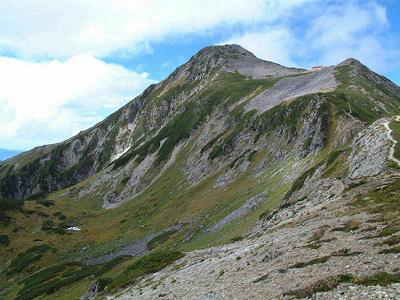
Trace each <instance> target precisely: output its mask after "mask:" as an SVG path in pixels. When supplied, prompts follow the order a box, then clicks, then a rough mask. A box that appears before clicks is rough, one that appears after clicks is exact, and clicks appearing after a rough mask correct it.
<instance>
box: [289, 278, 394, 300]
mask: <svg viewBox="0 0 400 300" xmlns="http://www.w3.org/2000/svg"><path fill="white" fill-rule="evenodd" d="M398 282H400V275H399V274H391V273H387V272H379V273H376V274H373V275H370V276H364V277H358V276H356V275H353V274H342V275H337V276H331V277H327V278H325V279H321V280H318V281H316V282H314V283H312V284H311V285H309V286H307V287H305V288H302V289H297V290H292V291H289V292H287V293H285V295H288V296H293V297H295V298H298V299H301V298H308V297H312V296H313V295H314V294H316V293H321V292H328V291H331V290H333V289H335V288H337V287H338V286H339V285H340V284H342V283H351V284H356V285H364V286H374V285H380V286H388V285H390V284H393V283H398Z"/></svg>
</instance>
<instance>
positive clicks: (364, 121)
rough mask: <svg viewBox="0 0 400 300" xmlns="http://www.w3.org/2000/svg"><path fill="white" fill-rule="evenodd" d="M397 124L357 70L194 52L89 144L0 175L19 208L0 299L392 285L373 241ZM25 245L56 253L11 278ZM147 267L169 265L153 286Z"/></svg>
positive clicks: (396, 107) (369, 79) (58, 148)
mask: <svg viewBox="0 0 400 300" xmlns="http://www.w3.org/2000/svg"><path fill="white" fill-rule="evenodd" d="M397 114H400V88H399V87H397V86H396V85H395V84H394V83H392V82H391V81H389V80H388V79H386V78H384V77H382V76H380V75H378V74H376V73H374V72H372V71H371V70H369V69H368V68H367V67H366V66H364V65H362V64H361V63H360V62H358V61H357V60H354V59H348V60H346V61H344V62H342V63H340V64H338V65H337V66H330V67H326V68H322V69H320V70H313V71H309V70H304V69H295V68H287V67H284V66H280V65H278V64H275V63H272V62H267V61H263V60H260V59H258V58H256V57H255V56H254V55H253V54H252V53H250V52H248V51H247V50H245V49H243V48H241V47H240V46H237V45H226V46H215V47H208V48H205V49H203V50H201V51H200V52H199V53H197V54H196V55H195V56H193V57H192V58H191V59H190V60H189V61H188V62H187V63H186V64H184V65H182V66H181V67H179V68H178V69H177V70H176V71H175V72H173V73H172V74H171V75H170V76H169V77H168V78H167V79H165V80H164V81H162V82H160V83H159V84H157V85H153V86H150V87H149V88H148V89H147V90H146V91H144V92H143V94H142V95H140V96H138V97H137V98H135V99H134V100H132V101H131V102H130V103H128V104H127V105H125V106H124V107H123V108H121V109H120V110H118V111H117V112H115V113H114V114H112V115H111V116H110V117H109V118H107V119H106V120H104V121H103V122H101V123H99V124H97V125H96V126H94V127H93V128H90V129H88V130H85V131H83V132H81V133H79V134H78V135H77V136H75V137H72V138H71V139H69V140H67V141H65V142H63V143H60V144H55V145H48V146H43V147H39V148H36V149H33V150H32V151H29V152H25V153H22V154H20V155H19V156H17V157H15V158H12V159H10V160H7V161H5V162H2V163H1V164H0V204H2V205H3V206H5V207H8V206H9V205H10V203H11V204H20V205H21V207H20V209H19V211H18V210H17V211H11V212H10V213H7V215H2V214H0V221H2V220H3V221H2V222H3V223H7V225H6V226H5V227H4V236H7V238H6V237H3V239H4V240H6V239H7V241H8V242H7V243H5V244H7V245H6V246H5V247H3V248H0V251H1V254H3V256H4V257H5V258H6V261H5V262H4V263H3V264H2V265H1V267H2V268H3V270H4V272H2V273H1V272H0V282H1V280H4V281H5V284H4V286H7V287H10V286H11V287H13V286H14V285H15V286H14V289H15V290H13V289H12V288H5V289H4V291H5V292H4V293H5V294H6V295H11V294H12V293H13V292H14V296H15V294H16V295H17V299H32V297H35V296H28V295H36V294H37V295H42V296H43V294H48V295H49V296H48V297H50V298H49V299H51V297H61V298H62V297H67V298H66V299H72V298H68V295H70V294H71V293H76V295H78V294H79V295H82V294H84V292H83V291H86V290H87V288H88V287H89V286H90V285H91V284H92V283H93V282H95V283H96V284H95V285H94V286H93V289H94V290H96V293H97V294H98V296H99V297H103V296H104V295H105V294H113V293H115V292H117V291H118V290H119V289H120V288H121V287H124V286H126V285H129V284H130V283H133V282H136V283H137V284H136V285H135V286H134V287H132V288H131V289H129V290H128V291H127V292H125V293H123V294H122V295H121V296H118V297H121V299H155V298H157V297H161V298H166V299H265V297H267V299H277V298H278V297H293V296H299V295H300V296H304V297H305V296H311V295H313V294H315V293H316V292H327V293H328V296H326V297H330V296H329V295H330V294H329V293H331V291H330V290H335V288H337V287H338V286H339V290H340V291H342V290H344V291H345V293H346V291H348V289H347V285H351V286H354V285H356V284H364V283H365V282H367V280H369V281H368V283H369V282H370V281H371V280H372V279H371V278H372V277H371V276H375V275H376V272H378V271H380V272H386V273H384V274H385V275H384V276H386V277H385V280H386V281H385V282H387V283H388V284H395V283H396V282H397V281H396V280H397V279H398V277H397V275H396V274H397V273H396V272H397V271H396V270H395V269H396V268H397V266H396V263H395V262H394V257H395V255H396V254H393V253H392V252H393V251H395V250H390V251H392V252H390V251H389V253H386V252H385V253H380V252H382V251H385V249H387V245H388V244H387V243H388V242H387V241H386V239H389V238H393V241H391V242H390V243H394V244H392V246H395V245H396V243H397V242H396V241H398V240H399V239H398V237H397V235H396V232H397V231H396V230H394V229H390V230H389V229H385V228H397V227H396V226H398V224H397V221H398V220H397V217H398V214H397V212H398V207H397V205H395V204H396V202H395V201H396V197H397V196H396V195H397V186H398V181H397V180H398V173H397V172H398V169H399V165H398V162H399V161H398V159H399V158H400V155H399V153H400V150H399V149H400V146H398V145H397V140H398V139H399V137H400V126H399V124H398V122H397V119H396V118H395V117H394V116H396V115H397ZM383 196H384V197H385V199H388V200H387V201H386V200H385V201H381V202H379V201H380V200H379V199H381V198H382V197H383ZM363 199H366V200H365V201H364V200H363ZM27 200H30V201H27ZM23 201H25V202H23ZM11 206H13V205H11ZM377 214H378V215H377ZM378 216H379V218H380V219H379V218H378ZM374 218H375V219H377V220H379V221H377V222H375V223H373V222H372V221H371V222H370V220H372V219H374ZM369 223H373V224H369ZM372 227H374V228H373V229H372ZM70 228H78V229H79V231H76V232H73V233H72V232H71V229H70ZM384 230H386V231H389V232H391V234H390V235H393V236H392V237H390V236H389V235H383V236H380V235H381V234H382V231H384ZM386 231H385V232H386ZM249 232H250V233H249ZM368 237H371V238H368ZM384 237H385V239H384ZM0 240H1V239H0ZM238 240H240V241H238ZM232 241H238V242H235V243H231V244H229V245H225V246H220V245H224V244H227V243H230V242H232ZM380 243H381V244H380ZM32 244H34V245H38V247H39V248H34V250H35V251H39V250H38V249H42V250H43V249H53V250H54V251H50V250H45V252H43V253H42V252H40V253H36V252H35V251H34V252H35V253H36V254H37V255H36V256H34V257H35V259H34V260H33V261H32V262H31V261H30V260H29V259H27V261H28V262H27V264H26V265H24V267H20V268H19V269H20V271H19V272H16V273H15V272H14V273H13V272H12V270H15V266H14V265H15V264H16V265H17V266H18V265H19V264H18V263H17V262H16V259H17V258H16V254H17V253H18V257H20V256H21V257H24V255H27V256H29V255H33V254H31V253H30V252H32V251H33V250H32V248H30V247H32ZM44 246H46V247H47V246H48V247H49V248H46V247H44ZM213 246H214V248H210V247H213ZM215 246H218V247H215ZM202 248H209V249H207V250H197V249H202ZM42 250H40V251H42ZM151 250H153V251H152V252H151V253H150V254H149V255H150V256H144V258H142V260H140V259H139V260H137V261H136V260H135V258H134V259H133V260H134V262H133V265H131V266H127V264H128V263H129V261H130V260H129V259H128V262H125V259H126V258H125V257H126V256H137V255H145V254H147V253H149V252H150V251H151ZM193 250H195V251H194V252H191V251H193ZM23 251H28V253H29V255H28V254H26V252H23ZM43 251H44V250H43ZM154 251H156V252H154ZM157 251H184V252H185V253H186V255H185V257H184V258H181V259H180V260H179V258H180V257H181V254H177V253H175V252H168V253H169V254H168V253H167V254H165V253H164V254H162V255H159V254H157V253H158V252H157ZM152 253H155V254H152ZM39 254H40V255H39ZM152 255H153V256H152ZM356 256H357V259H358V260H357V261H355V260H354V257H356ZM29 257H30V256H29ZM160 257H162V258H164V259H166V260H167V259H168V263H172V262H173V261H175V260H176V259H178V260H177V262H176V263H175V264H173V265H172V266H170V267H168V268H166V269H164V270H161V271H160V272H159V273H156V271H158V270H159V269H160V268H161V267H164V266H166V265H167V264H168V263H167V262H166V261H163V259H161V258H160ZM169 259H170V260H169ZM315 259H316V260H315ZM17 260H18V259H17ZM149 260H150V261H151V263H149ZM60 261H61V262H63V264H62V265H61V266H62V268H61V267H60V266H58V265H53V264H55V263H56V262H60ZM155 261H156V262H155ZM368 262H373V263H368ZM387 262H390V263H391V265H389V264H388V263H387ZM71 263H73V264H77V263H79V264H78V265H73V266H71ZM131 263H132V262H131ZM12 266H14V268H11V267H12ZM124 267H125V268H124ZM60 268H61V269H60ZM71 268H78V270H79V271H75V273H76V274H79V275H76V276H75V277H71V276H72V275H71V272H70V271H71ZM40 270H42V271H43V272H44V274H51V273H52V272H56V271H57V272H56V274H59V275H57V276H55V278H56V279H54V280H53V281H51V282H49V280H50V279H49V277H46V276H47V275H46V276H45V275H43V273H41V272H42V271H40ZM32 271H39V272H37V273H35V274H36V275H34V276H33V278H32V277H30V275H31V273H32ZM62 272H65V273H62ZM148 273H155V274H154V275H148V276H145V277H144V279H140V278H141V277H142V276H139V275H146V274H148ZM60 274H63V275H62V276H61V275H60ZM90 274H92V275H93V274H94V275H93V276H92V277H94V278H96V280H94V278H91V279H90V278H89V275H90ZM349 274H350V275H351V276H350V275H349ZM328 275H329V276H331V277H329V276H328ZM342 275H343V276H342ZM345 275H346V276H347V277H346V276H345ZM63 276H64V277H65V276H66V278H67V279H65V280H64V279H63V280H61V279H60V278H64V277H63ZM68 276H70V277H68ZM80 276H81V277H80ZM104 276H105V277H104ZM332 276H336V277H332ZM368 276H369V277H368ZM244 278H245V279H246V280H244ZM388 278H389V279H388ZM97 279H98V280H97ZM100 279H101V280H100ZM210 279H211V280H210ZM328 279H329V280H328ZM394 279H396V280H394ZM318 280H325V281H323V282H322V283H318V284H316V283H315V282H317V281H318ZM139 281H140V282H139ZM326 281H327V283H326ZM378 281H379V280H376V281H375V283H376V282H378ZM21 282H24V284H22V286H23V287H22V288H21ZM138 282H139V283H138ZM100 283H101V284H100ZM378 283H380V282H378ZM13 284H14V285H13ZM99 284H100V285H99ZM102 285H104V286H106V287H107V288H106V293H104V292H101V291H97V290H98V289H99V286H102ZM343 285H344V286H343ZM49 286H50V287H51V289H50V288H49ZM54 286H56V287H54ZM64 286H66V289H62V287H64ZM104 286H103V288H104ZM315 286H317V287H315ZM319 286H322V288H319ZM327 286H328V287H329V288H327ZM248 287H251V288H248ZM393 289H394V290H396V286H395V285H394V287H393ZM100 290H102V289H100ZM68 291H69V292H68ZM72 291H73V292H72ZM349 291H350V292H349V293H351V289H350V290H349ZM96 293H94V294H96ZM333 293H334V292H333ZM0 295H1V285H0ZM74 295H75V294H74ZM87 296H88V297H89V298H90V297H91V296H93V295H91V293H88V294H87ZM9 297H10V298H9V299H14V298H13V297H12V296H9ZM18 297H19V298H18ZM29 297H31V298H29ZM44 297H46V296H44ZM321 297H325V296H324V295H321ZM53 299H54V298H53ZM321 299H323V298H321Z"/></svg>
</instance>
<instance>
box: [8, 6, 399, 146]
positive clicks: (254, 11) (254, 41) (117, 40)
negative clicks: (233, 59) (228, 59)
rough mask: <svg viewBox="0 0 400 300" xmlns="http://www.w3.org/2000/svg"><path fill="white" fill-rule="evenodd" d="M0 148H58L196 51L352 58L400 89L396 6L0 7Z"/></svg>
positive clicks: (308, 59) (292, 60) (294, 61)
mask: <svg viewBox="0 0 400 300" xmlns="http://www.w3.org/2000/svg"><path fill="white" fill-rule="evenodd" d="M0 11H1V12H2V13H1V16H0V128H1V130H0V148H6V149H18V150H27V149H30V148H32V147H35V146H39V145H43V144H49V143H55V142H60V141H62V140H64V139H67V138H69V137H71V136H72V135H74V134H76V133H78V132H79V131H80V130H83V129H86V128H88V127H90V126H92V125H94V124H95V123H97V122H99V121H101V120H102V119H104V118H105V117H107V116H108V115H109V114H110V113H112V112H113V111H115V110H117V109H118V108H119V107H121V106H122V105H124V104H125V103H127V102H129V101H130V100H132V99H133V98H134V97H135V96H137V95H138V94H140V92H141V91H143V90H144V89H145V88H146V87H147V86H148V85H150V84H152V83H155V82H158V81H160V80H162V79H164V78H166V77H167V76H168V74H170V73H171V72H172V71H173V70H174V69H175V68H177V67H178V66H179V65H181V64H183V63H184V62H186V61H187V60H188V59H189V58H190V57H191V56H193V55H194V54H195V53H196V52H197V51H199V50H200V49H201V48H203V47H206V46H209V45H219V44H231V43H235V44H239V45H241V46H243V47H244V48H246V49H248V50H250V51H252V52H253V53H254V54H255V55H257V56H258V57H260V58H262V59H266V60H271V61H274V62H278V63H280V64H283V65H286V66H294V67H305V68H310V67H312V66H315V65H332V64H337V63H339V62H341V61H343V60H344V59H346V58H349V57H355V58H357V59H359V60H360V61H361V62H363V63H364V64H366V65H367V66H368V67H370V68H371V69H372V70H374V71H376V72H378V73H381V74H383V75H385V76H387V77H388V78H390V79H391V80H392V81H394V82H395V83H397V84H400V59H399V57H400V18H399V16H400V1H398V0H251V1H249V0H202V1H199V0H168V1H165V0H146V1H143V0H57V1H51V0H19V1H15V0H1V1H0Z"/></svg>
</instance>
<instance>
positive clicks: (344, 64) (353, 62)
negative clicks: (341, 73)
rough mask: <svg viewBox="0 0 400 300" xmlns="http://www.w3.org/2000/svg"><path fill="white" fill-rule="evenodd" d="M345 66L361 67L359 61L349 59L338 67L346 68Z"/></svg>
mask: <svg viewBox="0 0 400 300" xmlns="http://www.w3.org/2000/svg"><path fill="white" fill-rule="evenodd" d="M347 65H363V64H362V63H361V62H360V61H359V60H357V59H355V58H353V57H350V58H347V59H345V60H344V61H342V62H341V63H340V64H338V66H347Z"/></svg>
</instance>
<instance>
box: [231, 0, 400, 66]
mask: <svg viewBox="0 0 400 300" xmlns="http://www.w3.org/2000/svg"><path fill="white" fill-rule="evenodd" d="M310 2H311V1H310ZM302 4H307V3H306V2H304V3H302ZM310 4H311V5H309V6H304V5H303V6H301V7H300V8H301V9H297V10H296V9H295V8H296V6H293V7H292V10H291V14H292V16H294V15H297V17H293V18H292V19H290V20H291V22H289V21H288V19H278V20H275V21H272V22H271V23H270V24H268V25H266V26H264V27H262V28H261V29H258V30H256V31H249V32H246V33H244V34H242V35H240V36H234V37H232V38H231V39H230V40H228V41H226V42H235V43H238V44H240V45H242V46H244V47H245V48H247V49H249V50H251V51H252V52H254V53H255V54H256V55H257V56H259V57H260V58H263V59H267V60H272V61H275V62H278V63H281V64H284V65H290V66H293V65H300V66H312V65H317V64H324V65H330V64H336V63H338V62H340V61H342V60H344V59H346V58H348V57H355V58H358V59H360V60H361V61H362V62H364V63H365V64H367V65H368V66H370V67H371V68H373V69H374V70H377V71H379V72H385V71H388V70H390V69H393V68H394V67H395V66H396V64H397V66H399V63H398V62H397V63H394V61H395V60H396V57H398V55H399V54H400V53H399V52H400V51H399V50H398V48H396V47H395V45H396V42H393V43H389V40H388V39H387V37H386V36H385V33H386V30H387V29H388V28H389V27H390V24H389V20H388V17H387V14H386V8H385V7H384V6H382V5H380V4H378V3H377V2H376V1H371V0H370V1H358V0H351V1H342V0H338V1H333V2H331V3H330V4H326V3H324V4H321V3H319V2H318V1H316V2H315V3H310ZM308 8H309V9H308ZM293 9H295V10H293ZM397 42H398V41H397ZM224 43H225V41H224ZM397 44H398V43H397Z"/></svg>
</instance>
